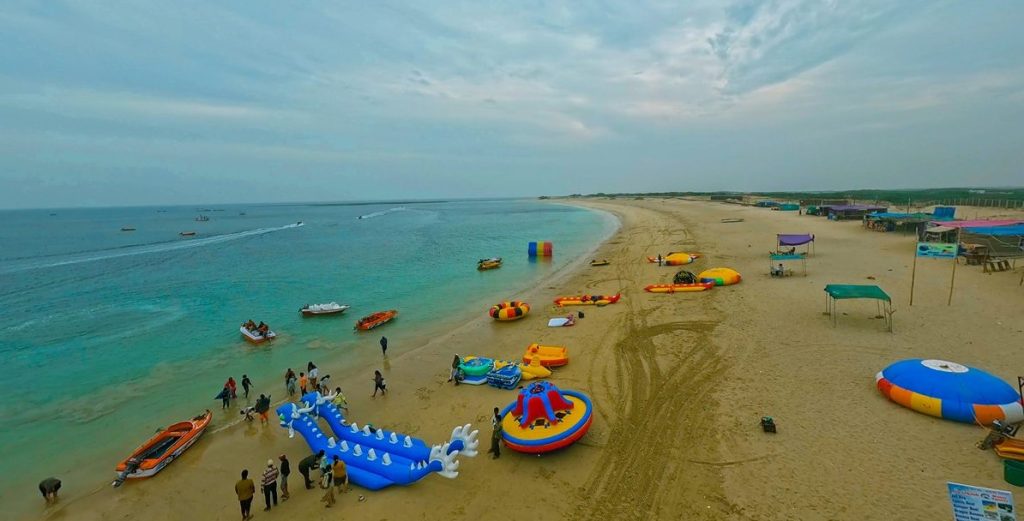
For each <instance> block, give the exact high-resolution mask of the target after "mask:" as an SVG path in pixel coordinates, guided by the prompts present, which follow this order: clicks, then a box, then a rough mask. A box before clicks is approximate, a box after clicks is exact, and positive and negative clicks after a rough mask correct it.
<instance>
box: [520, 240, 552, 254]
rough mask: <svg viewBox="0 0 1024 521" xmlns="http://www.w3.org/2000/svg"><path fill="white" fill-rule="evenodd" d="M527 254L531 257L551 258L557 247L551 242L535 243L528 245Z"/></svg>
mask: <svg viewBox="0 0 1024 521" xmlns="http://www.w3.org/2000/svg"><path fill="white" fill-rule="evenodd" d="M526 253H527V254H528V255H529V256H530V257H550V256H552V255H554V253H555V245H554V244H553V243H551V242H550V241H534V242H531V243H530V244H528V245H527V247H526Z"/></svg>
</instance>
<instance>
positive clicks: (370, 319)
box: [355, 309, 398, 331]
mask: <svg viewBox="0 0 1024 521" xmlns="http://www.w3.org/2000/svg"><path fill="white" fill-rule="evenodd" d="M397 316H398V310H395V309H389V310H387V311H378V312H376V313H370V314H369V315H366V316H365V317H363V318H360V319H359V321H357V322H356V327H355V329H358V330H359V331H369V330H371V329H373V328H375V327H378V326H383V325H384V324H387V323H388V322H391V321H392V320H394V318H395V317H397Z"/></svg>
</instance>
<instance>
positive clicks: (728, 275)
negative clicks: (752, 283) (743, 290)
mask: <svg viewBox="0 0 1024 521" xmlns="http://www.w3.org/2000/svg"><path fill="white" fill-rule="evenodd" d="M697 278H698V279H700V282H713V283H714V284H715V285H716V286H731V285H733V284H739V282H740V281H741V280H743V277H741V276H740V273H739V272H738V271H736V270H734V269H731V268H711V269H708V270H704V271H702V272H700V275H697Z"/></svg>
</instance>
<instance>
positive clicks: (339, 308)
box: [299, 302, 351, 317]
mask: <svg viewBox="0 0 1024 521" xmlns="http://www.w3.org/2000/svg"><path fill="white" fill-rule="evenodd" d="M350 307H351V306H349V305H346V304H338V303H337V302H328V303H327V304H306V305H305V306H302V309H299V312H300V313H302V316H304V317H315V316H319V315H340V314H342V313H344V312H345V310H346V309H348V308H350Z"/></svg>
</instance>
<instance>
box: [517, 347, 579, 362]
mask: <svg viewBox="0 0 1024 521" xmlns="http://www.w3.org/2000/svg"><path fill="white" fill-rule="evenodd" d="M534 359H537V361H538V362H537V363H539V364H540V365H542V366H544V367H561V366H563V365H565V364H568V363H569V349H567V348H565V347H562V346H542V345H540V344H530V345H528V346H526V352H525V353H523V363H527V364H532V363H533V360H534Z"/></svg>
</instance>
